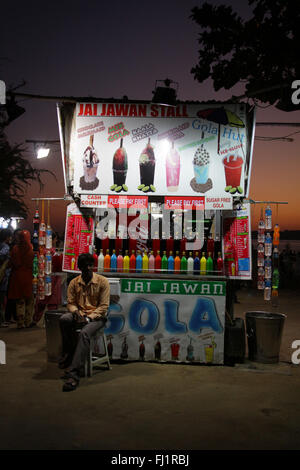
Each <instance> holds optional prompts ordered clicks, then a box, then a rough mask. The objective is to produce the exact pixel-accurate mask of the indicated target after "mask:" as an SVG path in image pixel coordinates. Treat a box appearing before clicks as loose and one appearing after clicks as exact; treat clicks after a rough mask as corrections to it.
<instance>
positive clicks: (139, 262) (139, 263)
mask: <svg viewBox="0 0 300 470" xmlns="http://www.w3.org/2000/svg"><path fill="white" fill-rule="evenodd" d="M142 269H143V258H142V255H141V252H140V251H138V255H137V257H136V272H137V273H141V272H142Z"/></svg>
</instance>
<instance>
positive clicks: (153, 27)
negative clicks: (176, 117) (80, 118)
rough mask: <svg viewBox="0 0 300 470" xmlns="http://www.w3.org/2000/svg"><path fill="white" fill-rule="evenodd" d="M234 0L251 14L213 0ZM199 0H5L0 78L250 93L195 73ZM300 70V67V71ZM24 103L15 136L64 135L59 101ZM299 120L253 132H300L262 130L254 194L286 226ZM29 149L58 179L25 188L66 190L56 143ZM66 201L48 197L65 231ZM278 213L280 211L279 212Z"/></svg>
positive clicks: (39, 87)
mask: <svg viewBox="0 0 300 470" xmlns="http://www.w3.org/2000/svg"><path fill="white" fill-rule="evenodd" d="M211 3H214V4H216V5H217V4H221V3H225V4H228V5H229V4H231V5H234V4H237V7H236V10H237V11H238V13H239V14H240V15H242V16H244V17H247V15H249V12H250V11H251V10H250V9H249V7H248V2H246V1H242V2H234V1H231V2H230V1H224V2H221V1H214V2H211ZM197 4H199V3H198V2H197V1H196V0H193V1H191V0H185V1H181V0H164V1H163V2H161V1H160V2H159V1H156V0H154V1H152V2H151V4H149V3H145V2H140V1H137V0H132V1H130V0H129V1H128V2H126V3H125V2H121V1H118V0H116V1H114V2H99V1H86V2H83V1H73V2H66V1H61V2H51V3H50V2H49V3H43V5H42V6H41V2H37V1H27V2H24V3H23V4H22V3H19V4H18V9H17V14H16V9H15V6H14V5H13V3H11V4H10V5H9V4H6V5H4V6H2V7H1V10H2V11H1V16H2V18H5V21H2V22H1V23H2V24H1V32H0V40H1V42H0V44H1V54H0V57H1V60H0V79H2V80H4V81H5V82H6V84H7V86H8V87H9V86H10V85H13V86H17V85H18V84H20V83H21V82H22V80H23V79H24V80H25V81H26V85H25V86H23V87H22V88H20V89H19V90H18V91H20V92H23V93H33V94H38V95H48V96H49V95H50V96H74V97H76V96H77V97H79V96H94V97H99V98H100V97H101V98H107V99H108V100H109V98H115V99H117V98H120V99H121V98H122V97H123V96H124V95H127V96H128V98H129V99H130V100H145V101H148V100H151V98H152V91H153V90H154V87H155V81H156V80H159V79H165V78H167V77H168V78H171V79H172V80H174V81H176V82H178V85H179V88H178V99H179V100H182V101H184V100H195V101H207V100H210V99H214V100H223V99H228V98H229V97H230V96H232V95H239V94H243V91H244V89H243V88H242V87H235V88H234V89H232V90H230V91H228V90H227V91H226V90H225V91H224V90H221V91H219V92H217V93H216V92H215V91H214V89H213V86H212V83H211V82H210V81H207V82H205V83H203V84H199V83H198V82H196V81H195V80H194V78H193V76H192V74H191V73H190V70H191V68H192V67H193V66H194V65H195V64H196V63H197V56H198V52H197V51H198V43H197V34H198V27H197V25H196V24H195V23H194V22H193V21H192V20H191V18H190V14H191V9H192V7H193V6H195V5H197ZM299 79H300V77H299ZM19 104H20V105H21V106H23V107H24V108H25V109H26V113H25V114H24V115H23V116H21V117H20V118H19V119H17V120H16V121H14V122H12V124H11V125H10V126H9V127H8V128H7V136H8V138H9V140H10V142H11V143H22V142H25V140H26V139H35V140H43V139H45V140H56V139H59V135H58V125H57V116H56V105H55V102H54V101H53V102H52V101H41V100H31V99H30V100H29V99H22V98H20V99H19ZM257 122H289V123H292V122H293V123H299V122H300V112H299V111H295V112H291V113H285V112H280V111H277V110H275V109H274V108H273V107H265V106H264V107H263V108H258V109H257ZM297 132H300V129H299V127H298V128H297V127H292V126H289V127H279V126H276V127H257V128H256V136H264V137H267V136H269V137H280V136H287V135H290V134H293V133H296V134H295V135H294V136H291V137H293V139H294V141H293V142H281V141H276V140H275V141H261V140H258V139H256V140H255V144H254V152H253V164H252V174H251V185H250V197H251V199H253V200H256V201H261V200H263V201H281V202H288V204H286V205H283V204H282V205H278V207H276V206H275V205H274V206H272V208H273V213H274V216H275V217H276V221H277V222H278V223H279V224H280V227H281V229H282V230H284V229H298V230H300V210H299V206H300V195H299V194H300V192H299V190H298V187H299V175H300V158H299V156H300V155H299V143H300V133H298V134H297ZM26 146H27V148H28V153H27V155H28V158H29V159H30V161H31V163H32V164H33V166H35V167H36V168H41V169H43V168H48V169H50V170H52V171H54V172H55V174H56V177H57V181H55V180H54V179H53V178H52V177H51V176H47V178H46V179H45V180H44V181H45V189H44V191H43V192H42V193H39V191H38V187H37V185H32V186H31V187H30V189H29V190H28V195H27V201H28V204H29V205H30V207H31V212H30V214H29V218H28V224H29V226H30V224H31V220H32V215H33V208H34V203H32V202H31V198H32V197H63V195H64V186H63V173H62V165H61V157H60V151H59V147H58V146H57V147H55V148H53V149H55V150H56V151H55V152H52V153H51V155H50V156H49V157H48V158H47V159H44V160H36V159H35V156H34V152H33V148H32V146H30V145H29V144H26ZM65 206H66V203H65V202H64V201H55V202H52V203H51V223H52V226H53V228H54V229H55V230H57V231H59V232H63V230H64V224H65ZM260 209H261V206H260V205H253V206H252V215H253V223H252V228H253V229H255V228H256V225H257V217H258V216H259V214H260ZM277 213H278V216H277Z"/></svg>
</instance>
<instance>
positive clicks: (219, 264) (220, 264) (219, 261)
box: [217, 251, 224, 274]
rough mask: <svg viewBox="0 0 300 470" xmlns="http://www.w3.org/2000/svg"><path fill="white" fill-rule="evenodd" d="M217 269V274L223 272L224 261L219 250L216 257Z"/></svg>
mask: <svg viewBox="0 0 300 470" xmlns="http://www.w3.org/2000/svg"><path fill="white" fill-rule="evenodd" d="M217 271H218V274H223V272H224V262H223V258H222V254H221V252H220V251H219V253H218V259H217Z"/></svg>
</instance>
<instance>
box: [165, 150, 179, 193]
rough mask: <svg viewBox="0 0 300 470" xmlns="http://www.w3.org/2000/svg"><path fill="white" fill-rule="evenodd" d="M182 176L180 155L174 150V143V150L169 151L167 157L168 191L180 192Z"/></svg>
mask: <svg viewBox="0 0 300 470" xmlns="http://www.w3.org/2000/svg"><path fill="white" fill-rule="evenodd" d="M179 176H180V155H179V153H178V152H177V150H176V149H175V148H174V142H172V148H171V149H170V150H169V152H168V154H167V156H166V179H167V190H168V191H170V192H175V191H177V190H178V185H179Z"/></svg>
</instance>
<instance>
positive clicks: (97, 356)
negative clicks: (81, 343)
mask: <svg viewBox="0 0 300 470" xmlns="http://www.w3.org/2000/svg"><path fill="white" fill-rule="evenodd" d="M76 331H77V333H80V331H81V330H80V329H79V330H76ZM100 338H102V341H103V347H104V354H102V353H100V348H99V340H100ZM100 364H107V369H108V370H111V365H110V360H109V355H108V349H107V341H106V336H105V334H104V333H103V331H98V332H97V333H96V334H95V335H94V336H92V337H91V341H90V350H89V352H88V354H87V357H86V360H85V363H84V367H83V375H84V377H91V376H92V375H93V367H94V366H97V365H100Z"/></svg>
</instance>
